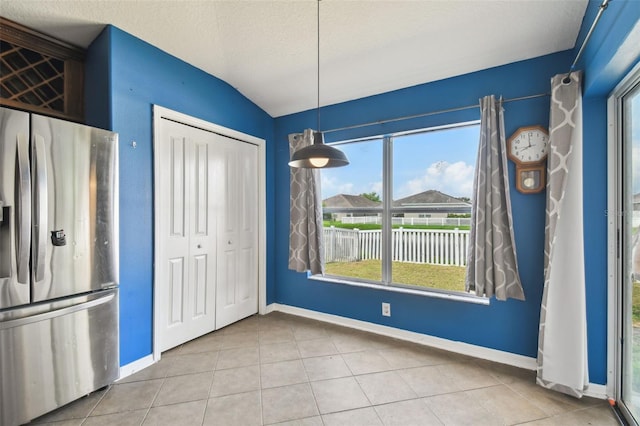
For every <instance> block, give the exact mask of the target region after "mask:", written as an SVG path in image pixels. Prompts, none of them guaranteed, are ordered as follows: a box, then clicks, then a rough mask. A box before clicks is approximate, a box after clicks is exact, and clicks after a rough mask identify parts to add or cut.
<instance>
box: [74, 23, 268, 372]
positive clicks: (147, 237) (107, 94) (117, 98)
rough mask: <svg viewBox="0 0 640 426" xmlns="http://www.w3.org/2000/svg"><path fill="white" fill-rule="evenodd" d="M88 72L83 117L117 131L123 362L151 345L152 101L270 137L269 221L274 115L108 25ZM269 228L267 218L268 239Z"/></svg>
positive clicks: (92, 50)
mask: <svg viewBox="0 0 640 426" xmlns="http://www.w3.org/2000/svg"><path fill="white" fill-rule="evenodd" d="M87 71H88V75H87V83H88V84H87V87H88V90H87V94H88V96H87V99H86V100H87V121H88V122H89V123H90V124H94V125H99V126H101V127H108V128H110V129H112V130H114V131H116V132H118V133H119V135H120V289H121V292H120V324H121V332H120V341H121V350H120V362H121V364H122V365H125V364H128V363H130V362H133V361H135V360H138V359H140V358H142V357H144V356H146V355H149V354H150V353H151V352H152V330H153V242H154V241H153V121H152V106H153V104H157V105H161V106H163V107H166V108H170V109H173V110H176V111H179V112H182V113H185V114H189V115H191V116H194V117H198V118H201V119H204V120H207V121H210V122H213V123H216V124H219V125H222V126H225V127H229V128H232V129H235V130H238V131H241V132H244V133H247V134H250V135H254V136H257V137H259V138H263V139H266V140H267V186H268V191H267V200H268V203H267V220H268V222H272V221H273V200H274V196H273V185H272V181H273V178H272V176H273V168H272V167H271V165H272V164H273V162H274V158H273V149H272V146H273V135H274V120H273V118H271V117H270V116H269V115H268V114H267V113H265V112H264V111H263V110H261V109H260V108H258V107H257V106H256V105H255V104H253V103H252V102H250V101H249V100H247V99H246V98H245V97H244V96H243V95H241V94H240V93H239V92H238V91H237V90H235V89H234V88H233V87H231V86H230V85H228V84H227V83H225V82H223V81H222V80H219V79H217V78H215V77H213V76H211V75H209V74H206V73H204V72H203V71H201V70H199V69H197V68H194V67H192V66H191V65H188V64H186V63H184V62H183V61H181V60H178V59H176V58H175V57H173V56H170V55H168V54H166V53H164V52H162V51H161V50H159V49H157V48H155V47H153V46H151V45H149V44H147V43H145V42H143V41H141V40H139V39H137V38H135V37H133V36H131V35H129V34H127V33H125V32H123V31H121V30H119V29H118V28H115V27H112V26H109V27H107V28H106V29H105V30H104V31H103V32H102V34H101V35H100V36H99V37H98V38H97V39H96V40H95V41H94V42H93V44H92V45H91V47H90V49H89V55H88V62H87ZM106 106H108V108H109V109H108V110H107V109H106ZM133 141H135V142H136V144H137V147H136V148H135V149H134V148H133V147H132V146H131V143H132V142H133ZM273 231H274V227H273V226H271V225H268V226H267V232H268V234H267V239H268V241H273ZM271 253H273V250H269V249H268V250H267V264H269V262H273V260H272V256H271ZM268 270H269V271H273V268H271V267H268ZM267 280H268V281H269V282H273V279H272V278H269V277H267Z"/></svg>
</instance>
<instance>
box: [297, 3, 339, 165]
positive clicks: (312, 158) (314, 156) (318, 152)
mask: <svg viewBox="0 0 640 426" xmlns="http://www.w3.org/2000/svg"><path fill="white" fill-rule="evenodd" d="M317 5H318V9H317V18H318V26H317V30H318V91H317V96H318V97H317V100H318V103H317V113H318V130H317V131H314V132H313V143H312V144H311V145H309V146H306V147H304V148H301V149H299V150H297V151H295V152H294V153H293V155H292V156H291V161H289V166H290V167H299V168H307V169H323V168H329V167H342V166H346V165H347V164H349V160H347V156H346V155H345V154H344V152H342V151H340V150H339V149H337V148H334V147H332V146H330V145H325V143H324V135H323V134H322V132H321V131H320V0H317Z"/></svg>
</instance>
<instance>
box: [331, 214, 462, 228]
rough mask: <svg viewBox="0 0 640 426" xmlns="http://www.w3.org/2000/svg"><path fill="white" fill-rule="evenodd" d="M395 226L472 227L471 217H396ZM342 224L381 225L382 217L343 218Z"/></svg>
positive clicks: (341, 219)
mask: <svg viewBox="0 0 640 426" xmlns="http://www.w3.org/2000/svg"><path fill="white" fill-rule="evenodd" d="M391 221H392V224H393V225H440V226H443V225H450V226H471V218H469V217H394V218H391ZM340 222H342V223H348V224H350V225H353V224H358V223H374V224H376V225H380V224H381V223H382V217H380V216H354V217H342V218H340Z"/></svg>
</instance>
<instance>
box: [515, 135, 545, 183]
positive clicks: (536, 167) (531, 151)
mask: <svg viewBox="0 0 640 426" xmlns="http://www.w3.org/2000/svg"><path fill="white" fill-rule="evenodd" d="M548 151H549V132H548V131H547V130H546V129H545V128H543V127H542V126H527V127H520V128H519V129H518V130H516V131H515V133H514V134H513V135H511V137H510V138H509V140H508V141H507V153H508V156H509V158H510V159H511V161H513V162H514V163H515V164H516V189H517V190H518V191H520V192H522V193H523V194H533V193H536V192H540V191H542V190H543V189H544V187H545V168H546V160H547V153H548Z"/></svg>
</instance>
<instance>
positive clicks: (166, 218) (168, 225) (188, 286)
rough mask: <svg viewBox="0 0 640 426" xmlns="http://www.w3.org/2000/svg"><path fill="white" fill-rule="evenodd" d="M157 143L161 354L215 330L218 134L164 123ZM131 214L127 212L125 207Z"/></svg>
mask: <svg viewBox="0 0 640 426" xmlns="http://www.w3.org/2000/svg"><path fill="white" fill-rule="evenodd" d="M156 137H157V138H159V139H158V140H157V141H156V143H155V155H156V161H157V162H159V163H158V166H159V168H158V169H157V172H156V180H155V184H156V185H157V187H156V191H155V194H156V197H157V200H156V208H158V209H159V210H160V211H159V212H157V213H156V218H157V220H158V221H159V226H158V227H157V229H159V230H160V232H159V233H158V232H157V233H156V239H157V243H156V248H157V250H158V256H157V259H158V262H159V265H157V271H158V276H157V277H156V302H155V303H156V304H157V308H156V309H158V314H159V317H160V320H159V322H160V324H159V330H158V335H157V336H156V338H157V339H159V347H160V350H161V351H164V350H167V349H170V348H172V347H175V346H177V345H180V344H182V343H184V342H186V341H189V340H191V339H194V338H196V337H199V336H201V335H203V334H206V333H208V332H210V331H213V330H214V329H215V287H216V283H215V279H216V274H215V261H216V224H215V215H214V209H213V208H212V203H211V201H212V200H213V195H214V194H213V188H212V185H211V182H212V180H213V179H212V178H213V176H212V173H213V170H212V162H213V160H214V158H213V155H214V152H215V151H216V149H217V147H216V145H217V143H216V140H215V137H214V135H213V134H212V133H210V132H206V131H203V130H199V129H195V128H193V127H189V126H185V125H182V124H178V123H175V122H171V121H168V120H162V127H161V132H160V135H156ZM125 208H126V206H125Z"/></svg>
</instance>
